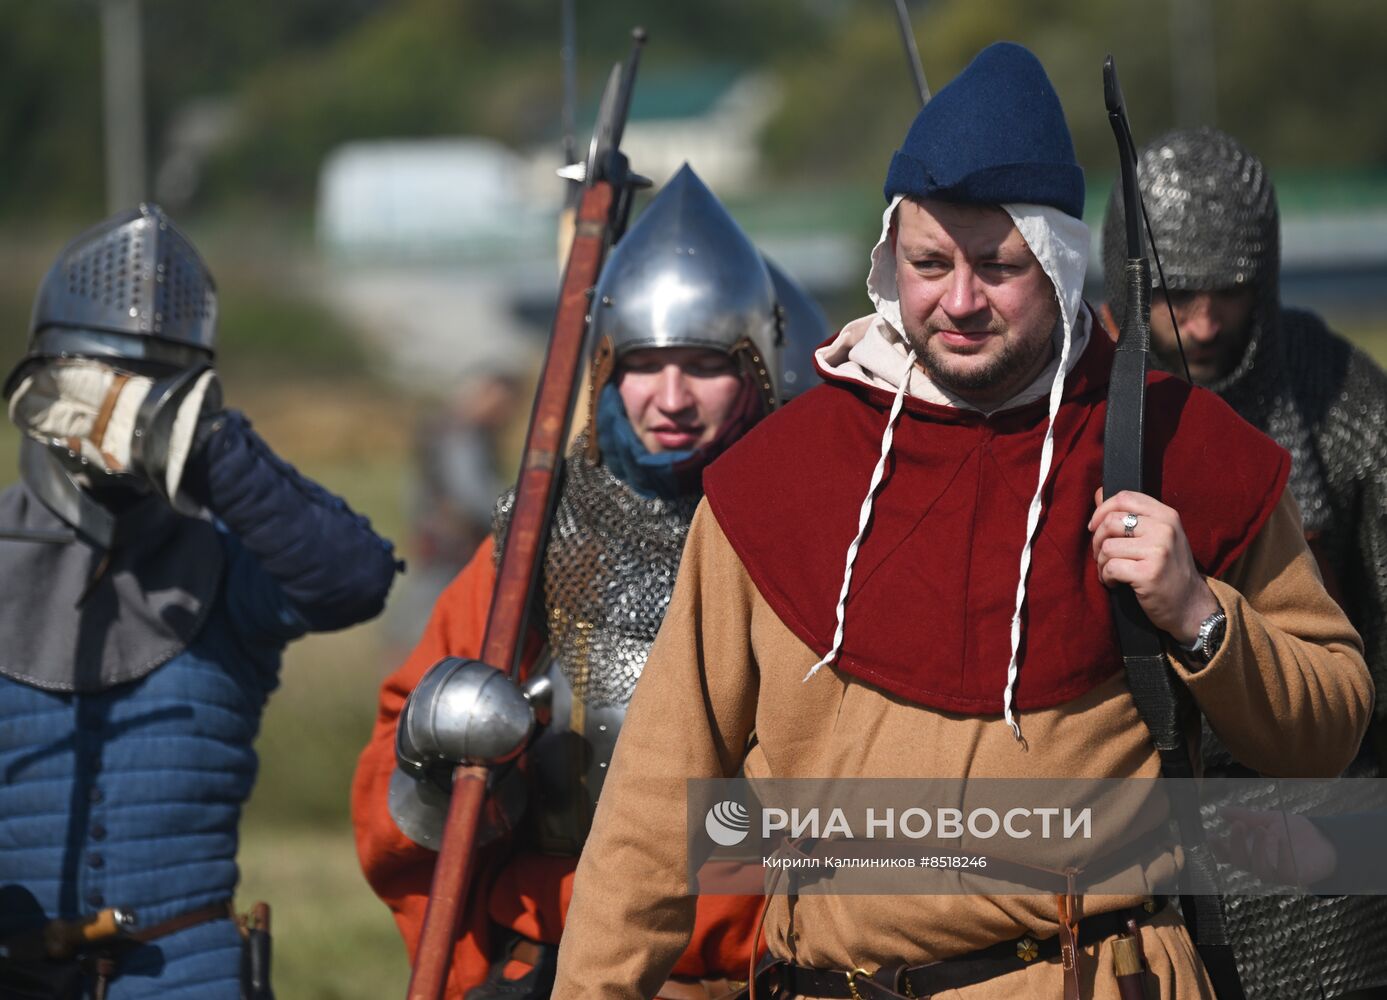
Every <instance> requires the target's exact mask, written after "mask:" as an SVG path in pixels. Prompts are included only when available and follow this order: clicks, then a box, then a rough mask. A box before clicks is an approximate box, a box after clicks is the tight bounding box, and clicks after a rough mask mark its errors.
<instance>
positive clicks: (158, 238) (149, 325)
mask: <svg viewBox="0 0 1387 1000" xmlns="http://www.w3.org/2000/svg"><path fill="white" fill-rule="evenodd" d="M216 329H217V290H216V284H215V282H214V281H213V280H212V275H211V272H209V271H208V269H207V265H206V264H205V263H204V262H203V260H202V256H201V255H200V254H199V253H198V252H197V249H196V248H195V247H194V246H193V244H192V242H191V241H190V240H189V239H188V238H187V237H186V236H185V235H183V233H182V232H181V231H180V230H179V229H178V227H177V226H175V225H174V224H173V222H172V220H170V219H169V217H168V216H167V215H165V214H164V212H163V210H162V209H161V208H159V206H157V205H152V204H142V205H140V206H139V207H138V208H136V209H132V210H130V211H127V212H122V213H120V214H119V215H115V216H112V217H111V218H109V219H107V220H105V221H104V222H101V223H98V224H97V225H95V226H93V227H92V228H90V229H88V230H86V231H85V232H83V233H82V234H81V235H79V236H78V237H77V238H76V239H74V240H72V242H70V243H68V245H67V246H65V247H64V248H63V249H62V251H61V252H60V253H59V254H58V259H57V260H56V261H55V262H54V264H53V266H52V268H50V269H49V271H48V273H47V275H45V276H44V279H43V282H42V283H41V284H40V285H39V290H38V295H37V297H36V298H35V300H34V310H33V314H32V316H31V317H30V321H29V351H28V356H27V357H26V359H25V361H30V360H33V359H35V358H42V357H55V356H59V355H83V356H88V357H98V358H124V359H129V360H138V361H155V362H160V363H162V364H165V365H169V366H172V367H177V368H186V367H190V366H192V365H195V364H201V363H205V362H207V361H208V360H210V359H211V357H212V354H213V341H214V339H215V336H216ZM20 367H21V368H22V367H27V366H26V365H25V364H24V362H21V365H20ZM18 370H19V369H18V368H17V369H16V372H18ZM10 382H11V383H13V382H14V378H13V376H12V377H11V379H10ZM12 388H13V385H12V384H9V385H7V391H8V390H10V389H12Z"/></svg>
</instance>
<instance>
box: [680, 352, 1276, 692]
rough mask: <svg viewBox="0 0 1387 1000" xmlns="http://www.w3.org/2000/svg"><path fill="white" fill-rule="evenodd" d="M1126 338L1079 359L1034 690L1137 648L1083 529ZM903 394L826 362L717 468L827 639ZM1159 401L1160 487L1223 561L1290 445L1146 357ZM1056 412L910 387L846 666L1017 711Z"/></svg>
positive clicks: (1150, 467)
mask: <svg viewBox="0 0 1387 1000" xmlns="http://www.w3.org/2000/svg"><path fill="white" fill-rule="evenodd" d="M1112 356H1113V346H1112V344H1111V343H1110V342H1109V341H1108V339H1107V338H1106V337H1103V336H1100V335H1094V336H1092V337H1090V339H1089V344H1088V347H1087V349H1086V350H1085V351H1084V354H1083V355H1082V357H1081V358H1080V359H1079V363H1078V364H1077V365H1076V366H1075V368H1074V369H1073V370H1072V371H1071V372H1070V373H1069V376H1068V378H1067V379H1066V383H1065V392H1064V400H1063V405H1062V406H1061V407H1060V413H1059V416H1058V418H1057V420H1056V423H1055V461H1054V466H1053V468H1052V469H1051V472H1050V477H1049V481H1048V482H1047V484H1046V488H1045V494H1044V508H1043V511H1042V514H1041V519H1040V525H1039V529H1038V534H1037V539H1036V543H1035V546H1034V549H1033V554H1032V565H1031V570H1030V579H1029V581H1028V585H1027V588H1026V605H1025V608H1024V609H1023V617H1022V641H1021V649H1020V676H1019V680H1018V683H1017V688H1016V699H1017V705H1018V707H1020V708H1022V709H1038V708H1046V707H1049V706H1052V705H1057V704H1061V703H1063V702H1065V701H1068V700H1070V699H1072V698H1076V697H1078V696H1079V695H1082V694H1084V693H1085V692H1087V691H1089V690H1090V689H1092V688H1093V687H1094V686H1096V685H1097V684H1099V683H1100V682H1102V681H1103V680H1106V679H1107V678H1108V677H1110V676H1112V675H1113V674H1114V673H1116V672H1117V670H1118V669H1120V667H1121V656H1120V653H1119V651H1118V647H1117V640H1116V637H1115V635H1114V632H1113V627H1112V621H1111V618H1110V615H1109V610H1108V594H1107V590H1106V589H1105V588H1104V587H1103V585H1102V584H1101V583H1100V582H1099V580H1098V571H1097V567H1096V564H1095V563H1094V561H1093V556H1092V551H1091V536H1090V535H1089V532H1088V530H1087V524H1088V518H1089V516H1090V515H1091V514H1092V512H1093V507H1094V502H1093V496H1094V491H1095V490H1096V489H1097V488H1098V487H1099V485H1101V482H1102V457H1103V452H1102V446H1103V426H1104V421H1105V419H1106V415H1107V385H1108V372H1109V369H1110V368H1111V366H1112ZM892 398H893V397H892V394H891V393H890V392H887V391H884V390H881V389H876V388H873V387H869V386H864V385H861V384H859V383H856V382H853V381H851V380H848V379H842V378H839V377H836V376H833V375H831V374H830V375H827V376H826V382H825V384H824V385H821V386H818V387H816V388H814V389H812V390H810V391H809V392H807V393H805V394H804V395H803V396H801V397H799V398H798V399H797V400H795V401H794V402H793V403H791V404H789V405H788V406H786V407H784V408H783V409H781V410H779V411H777V412H776V413H773V414H772V415H771V416H770V417H768V418H767V419H765V420H763V421H761V423H760V424H758V425H757V427H755V428H754V429H753V430H752V431H751V432H750V433H748V434H747V436H746V437H745V438H743V439H742V440H741V441H739V442H738V443H737V444H736V445H734V446H733V447H732V448H731V449H730V450H729V451H728V452H727V453H726V454H725V455H724V456H723V457H722V458H720V459H719V460H718V461H717V462H715V463H713V464H712V465H711V466H710V467H709V468H708V470H707V472H706V474H705V477H704V488H705V491H706V494H707V497H708V503H709V506H710V507H711V508H712V512H713V514H714V516H715V517H716V518H717V521H718V524H719V525H720V526H721V528H722V530H723V532H724V533H725V534H726V536H727V539H728V541H729V542H730V543H731V545H732V547H733V549H734V550H735V551H736V552H737V555H738V557H739V558H740V559H741V561H742V563H743V565H745V566H746V569H747V572H748V573H749V574H750V576H751V579H752V580H753V582H754V583H755V584H756V587H757V589H758V590H759V591H760V593H761V595H762V597H764V598H765V600H766V602H767V603H768V604H769V605H770V606H771V608H772V609H773V610H774V611H775V612H776V614H777V615H779V616H780V618H781V620H783V621H784V622H785V624H786V625H787V626H788V627H789V628H790V630H791V631H792V632H794V634H795V635H796V636H798V637H799V638H800V639H801V640H803V641H804V643H805V644H806V645H808V646H809V647H810V648H811V649H813V650H814V652H815V653H817V654H818V655H820V656H823V655H824V654H825V653H827V652H828V650H829V648H830V646H831V644H832V640H833V633H834V629H835V626H836V616H835V608H836V607H837V601H838V592H839V590H840V588H841V587H842V581H843V563H844V559H845V557H846V555H847V549H848V544H849V543H850V542H851V541H852V538H853V536H854V534H855V533H856V530H857V519H858V511H859V508H860V507H861V504H862V499H863V495H864V493H865V492H866V489H867V484H868V482H869V481H870V478H871V474H872V469H873V467H874V465H875V463H876V461H877V457H878V456H879V455H880V453H881V436H882V431H883V430H884V428H885V424H886V417H887V414H888V413H889V411H890V406H891V402H892ZM1146 408H1147V412H1146V416H1147V439H1146V473H1145V476H1146V488H1147V492H1149V493H1151V494H1152V495H1153V496H1155V497H1157V498H1159V499H1160V500H1162V502H1164V503H1166V504H1169V505H1170V506H1172V507H1174V508H1175V509H1176V510H1178V511H1179V512H1180V517H1181V521H1182V523H1183V524H1184V527H1185V532H1186V534H1187V535H1188V537H1189V540H1190V547H1191V549H1192V550H1193V552H1194V555H1195V558H1196V560H1197V561H1198V562H1199V565H1200V566H1201V567H1202V568H1203V570H1204V571H1205V573H1207V574H1208V575H1211V576H1219V575H1220V574H1222V573H1223V572H1225V571H1226V570H1227V569H1228V567H1229V565H1231V564H1232V562H1233V561H1234V560H1235V559H1236V558H1237V557H1238V556H1239V555H1240V554H1241V553H1242V552H1243V550H1244V549H1245V548H1246V547H1247V545H1248V544H1249V542H1250V541H1251V540H1252V538H1253V537H1254V536H1255V535H1256V534H1257V532H1258V531H1259V530H1261V527H1262V525H1263V524H1264V523H1265V522H1266V520H1267V518H1268V517H1269V516H1270V514H1271V512H1272V510H1273V509H1274V508H1275V506H1276V503H1277V501H1278V500H1279V499H1280V497H1281V493H1282V491H1283V490H1284V488H1285V485H1286V480H1287V477H1288V475H1289V472H1290V456H1289V454H1287V453H1286V451H1285V450H1284V449H1282V448H1281V447H1280V446H1278V445H1277V444H1275V443H1274V442H1273V441H1272V440H1271V439H1270V438H1268V437H1266V436H1265V435H1263V434H1261V433H1260V432H1259V431H1257V430H1255V429H1254V428H1253V427H1252V426H1251V425H1249V424H1247V423H1246V422H1245V421H1243V420H1242V418H1241V417H1239V416H1238V415H1237V414H1236V413H1234V412H1233V410H1232V409H1231V408H1229V407H1228V406H1227V404H1225V403H1224V402H1223V401H1222V400H1221V399H1219V398H1218V397H1217V396H1215V395H1214V394H1213V393H1210V392H1207V391H1205V390H1202V389H1196V388H1191V387H1190V386H1188V385H1186V384H1185V383H1184V382H1181V381H1179V380H1177V379H1174V378H1170V377H1169V376H1166V375H1160V374H1152V375H1150V376H1149V377H1148V386H1147V403H1146ZM1045 417H1046V400H1045V399H1041V400H1039V401H1037V402H1035V403H1033V404H1030V405H1027V406H1024V407H1018V408H1016V409H1014V410H1009V411H1007V412H1005V413H1000V414H994V415H993V416H991V417H986V416H984V415H982V414H981V413H978V412H976V411H971V410H959V409H954V408H951V407H946V406H938V405H934V404H931V403H926V402H923V401H921V400H917V399H911V398H907V399H906V401H905V409H904V410H903V412H902V414H901V417H900V419H899V421H898V423H897V425H896V431H895V443H894V446H893V448H892V451H891V457H890V459H889V461H888V463H887V469H886V475H885V479H884V480H883V483H882V486H881V488H880V490H879V491H878V493H877V499H876V504H875V506H874V508H873V513H872V520H871V524H870V525H869V526H868V529H867V535H866V538H865V539H864V541H863V543H862V547H861V550H860V551H859V553H858V557H857V562H856V564H855V567H854V570H853V580H852V589H851V592H850V593H849V595H848V602H847V609H846V624H845V628H844V641H843V647H842V651H841V653H840V655H839V658H838V660H837V661H836V664H835V665H836V667H837V669H839V670H841V671H843V672H845V673H847V674H850V675H852V676H854V677H857V678H860V679H861V680H864V681H867V682H868V683H871V684H874V685H876V686H878V687H880V688H883V689H884V690H886V691H889V692H891V693H892V694H895V695H898V696H900V697H902V698H905V699H906V700H908V701H911V702H915V703H918V704H921V705H926V706H929V707H931V708H937V709H942V710H945V711H951V712H961V713H965V714H969V715H986V714H994V713H995V714H1000V713H1001V711H1002V692H1003V690H1004V686H1005V682H1006V668H1007V662H1008V660H1009V659H1010V655H1011V646H1010V628H1011V625H1010V622H1011V615H1012V611H1013V608H1014V605H1015V600H1016V583H1017V575H1018V571H1019V568H1020V558H1021V547H1022V544H1023V542H1024V540H1025V526H1026V509H1027V507H1028V505H1029V503H1030V500H1031V495H1032V494H1033V492H1034V491H1035V484H1036V477H1037V475H1038V474H1039V464H1040V446H1041V442H1042V440H1043V438H1044V434H1045Z"/></svg>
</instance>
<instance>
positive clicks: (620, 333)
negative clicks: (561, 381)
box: [590, 164, 780, 407]
mask: <svg viewBox="0 0 1387 1000" xmlns="http://www.w3.org/2000/svg"><path fill="white" fill-rule="evenodd" d="M590 336H591V337H592V342H593V345H594V347H593V356H594V365H595V366H597V367H598V368H599V369H600V367H601V366H602V365H603V361H604V359H608V362H607V363H608V364H614V363H615V362H618V361H620V359H621V357H622V355H624V354H626V353H628V352H630V351H634V350H639V349H642V348H652V347H701V348H706V349H710V350H716V351H722V352H724V353H727V354H730V355H733V356H735V357H737V358H738V359H739V360H742V361H743V363H744V364H745V365H746V367H747V370H749V371H750V372H751V373H752V375H753V376H754V377H755V378H756V379H757V380H758V382H759V383H760V387H761V390H762V392H763V394H764V395H765V397H766V404H767V406H768V407H773V406H774V405H775V401H776V397H777V394H778V391H779V386H778V381H779V372H778V364H779V350H780V320H779V311H778V309H777V306H776V296H775V286H774V284H773V283H772V280H771V275H770V272H769V271H768V270H767V268H766V264H765V262H764V261H763V260H762V257H761V254H760V252H759V251H758V250H757V249H756V247H755V246H754V245H753V244H752V242H751V241H750V240H749V239H748V238H747V236H746V234H745V233H743V232H742V230H741V228H740V227H739V226H738V225H737V223H736V222H735V221H733V219H732V216H731V215H729V214H728V212H727V209H725V208H724V207H723V206H722V203H721V202H719V201H718V199H717V198H716V197H714V195H713V193H712V192H711V191H709V190H708V188H707V187H706V186H705V185H704V183H703V182H702V181H701V180H699V178H698V175H697V174H695V173H694V172H693V169H692V168H690V167H689V165H688V164H685V165H684V166H682V167H681V168H680V169H679V172H678V173H676V174H675V175H674V177H673V178H672V179H671V180H670V182H669V183H668V184H666V185H665V186H664V188H663V190H661V191H660V193H659V194H658V195H656V196H655V198H654V199H652V200H651V202H650V204H649V205H648V206H647V207H646V209H645V211H644V212H642V213H641V216H640V218H639V219H637V220H636V223H635V225H633V226H632V227H631V229H630V231H629V232H628V233H627V234H626V235H625V237H623V238H622V240H621V242H620V243H618V244H617V246H616V249H615V250H613V251H612V254H611V256H609V257H608V258H607V262H606V265H605V266H604V267H603V269H602V275H601V277H600V279H599V280H598V282H597V287H596V289H595V291H594V293H593V299H592V322H591V331H590ZM599 375H600V372H599ZM595 381H605V376H601V377H599V378H595ZM596 388H597V390H598V391H600V388H601V387H600V385H599V386H596Z"/></svg>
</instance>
